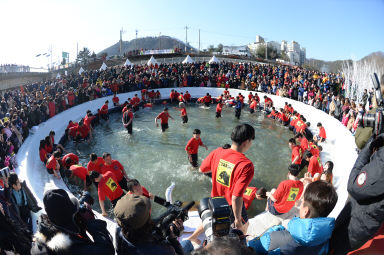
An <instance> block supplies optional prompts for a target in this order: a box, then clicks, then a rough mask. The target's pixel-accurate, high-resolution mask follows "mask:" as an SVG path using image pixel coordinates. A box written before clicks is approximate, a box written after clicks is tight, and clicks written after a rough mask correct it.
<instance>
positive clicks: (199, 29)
mask: <svg viewBox="0 0 384 255" xmlns="http://www.w3.org/2000/svg"><path fill="white" fill-rule="evenodd" d="M199 53H200V28H199Z"/></svg>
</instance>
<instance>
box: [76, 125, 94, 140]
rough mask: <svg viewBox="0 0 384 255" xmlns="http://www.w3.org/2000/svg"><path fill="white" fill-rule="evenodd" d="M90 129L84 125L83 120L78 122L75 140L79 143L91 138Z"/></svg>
mask: <svg viewBox="0 0 384 255" xmlns="http://www.w3.org/2000/svg"><path fill="white" fill-rule="evenodd" d="M90 131H91V130H90V128H89V127H88V126H86V125H84V120H83V121H80V122H79V127H78V129H77V135H76V140H77V141H81V139H82V140H88V139H90V138H91V132H90Z"/></svg>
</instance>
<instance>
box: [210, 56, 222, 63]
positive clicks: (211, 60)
mask: <svg viewBox="0 0 384 255" xmlns="http://www.w3.org/2000/svg"><path fill="white" fill-rule="evenodd" d="M208 63H210V64H212V63H220V60H219V59H218V58H217V57H216V56H213V57H212V58H211V59H210V60H209V62H208Z"/></svg>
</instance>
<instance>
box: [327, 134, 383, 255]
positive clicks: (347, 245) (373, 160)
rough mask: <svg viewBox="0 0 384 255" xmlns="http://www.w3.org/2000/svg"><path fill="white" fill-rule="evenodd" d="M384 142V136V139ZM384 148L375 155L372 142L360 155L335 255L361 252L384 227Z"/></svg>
mask: <svg viewBox="0 0 384 255" xmlns="http://www.w3.org/2000/svg"><path fill="white" fill-rule="evenodd" d="M380 136H381V137H383V138H384V134H381V135H380ZM383 182H384V147H381V148H380V149H379V150H377V151H376V152H375V153H373V154H372V148H371V142H370V143H369V144H367V145H366V146H365V147H364V149H363V150H362V151H361V152H360V154H359V157H358V158H357V160H356V162H355V165H354V166H353V168H352V171H351V173H350V175H349V180H348V192H349V195H350V196H349V199H348V201H347V203H346V205H345V206H344V208H343V210H342V211H341V213H340V214H339V216H338V217H337V219H336V226H335V231H334V233H333V236H332V239H331V246H332V249H333V250H334V254H346V253H347V252H348V251H352V250H355V249H358V248H360V247H361V246H362V245H363V244H364V243H365V242H367V241H368V240H369V239H371V238H372V237H373V236H374V235H375V234H376V232H377V231H378V229H379V228H380V226H381V224H382V223H384V188H383V187H384V185H383Z"/></svg>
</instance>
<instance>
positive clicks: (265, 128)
mask: <svg viewBox="0 0 384 255" xmlns="http://www.w3.org/2000/svg"><path fill="white" fill-rule="evenodd" d="M169 108H170V110H169V113H170V115H171V116H172V117H173V118H174V119H175V120H172V119H170V120H169V129H168V131H166V132H165V133H162V132H161V129H160V128H156V127H155V124H154V119H155V117H156V116H157V114H158V113H160V112H161V111H162V107H161V106H154V108H153V109H152V110H147V109H146V110H140V111H138V112H137V113H135V119H134V122H133V135H132V136H130V135H128V133H127V131H126V130H125V128H124V127H123V125H122V123H121V116H122V115H121V113H114V114H111V115H110V119H109V121H108V122H104V121H101V124H100V125H98V126H96V127H95V128H94V133H93V140H92V141H91V142H90V143H80V144H77V143H73V142H69V143H68V144H67V145H66V149H67V150H68V151H69V152H73V153H75V154H77V155H79V158H80V163H81V164H82V165H83V166H86V164H87V163H88V161H89V154H90V153H92V152H95V153H96V154H97V155H98V156H102V154H103V153H104V152H109V153H111V154H112V159H116V160H119V161H120V162H121V163H122V165H123V166H124V167H125V169H126V171H127V174H128V176H129V177H130V178H136V179H138V180H139V181H140V183H141V184H142V185H144V186H145V187H146V188H147V189H148V190H149V191H150V192H151V193H153V194H155V195H158V196H161V197H164V192H165V190H166V188H167V187H168V186H169V185H170V184H171V182H175V183H176V187H175V189H174V191H173V196H172V197H173V200H181V201H186V202H188V201H192V200H194V201H199V200H200V199H201V198H203V197H207V196H209V195H210V191H211V181H210V178H208V177H206V176H204V175H202V174H200V173H198V171H197V170H194V169H193V168H192V167H191V166H190V164H189V162H188V159H187V154H186V152H185V150H184V148H185V145H186V143H187V142H188V140H189V139H190V138H191V137H192V132H193V129H195V128H198V129H200V130H201V139H202V141H203V143H204V144H206V145H207V146H208V151H206V150H205V148H203V147H200V148H199V163H201V161H202V160H203V159H204V158H205V157H206V156H207V155H208V153H209V152H210V151H212V150H213V149H216V148H217V147H219V146H222V145H224V144H226V143H229V144H230V143H231V140H230V134H231V131H232V129H233V128H234V127H235V126H236V125H238V124H239V123H243V122H246V123H249V124H251V125H252V126H253V127H254V128H255V130H256V138H255V140H254V142H253V145H252V147H251V148H250V149H249V151H248V152H247V153H246V156H247V157H248V158H250V159H251V160H252V162H253V163H254V165H255V174H254V178H253V180H252V182H251V184H250V186H256V187H261V186H263V187H265V188H267V189H271V188H274V187H277V185H278V184H279V183H280V182H281V181H282V180H283V179H285V178H286V175H287V171H288V170H287V166H288V165H289V163H290V150H289V148H288V139H289V138H290V137H291V133H290V132H289V130H288V129H286V128H284V127H282V126H280V125H279V124H276V123H275V121H274V120H270V119H267V118H265V117H264V115H263V114H262V113H259V112H257V113H254V114H249V113H248V112H247V111H245V110H244V111H243V112H242V116H241V119H240V120H237V119H236V118H235V116H234V111H233V109H231V108H224V109H223V112H222V116H223V117H222V118H219V119H216V118H215V107H214V106H212V107H211V108H209V109H205V108H202V107H199V106H197V105H195V104H191V105H190V106H188V107H187V112H188V117H189V122H188V124H182V123H181V118H180V113H179V111H178V110H176V109H173V108H172V107H169ZM69 188H70V190H71V191H72V192H73V193H74V194H77V193H78V192H79V190H80V189H79V188H78V187H76V186H74V185H69ZM91 193H92V194H93V197H94V198H95V202H96V203H95V207H94V208H95V209H96V210H98V211H100V210H99V208H98V202H97V201H98V199H97V191H96V190H95V188H94V187H93V186H92V188H91ZM107 205H109V203H107ZM158 208H159V207H158V206H156V205H155V207H154V210H153V214H154V216H156V215H158V211H159V210H157V209H158ZM264 209H265V200H262V201H256V200H255V201H254V202H253V204H252V206H251V208H250V209H249V210H248V214H249V216H250V217H253V216H254V215H256V214H258V213H259V212H261V211H263V210H264Z"/></svg>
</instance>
